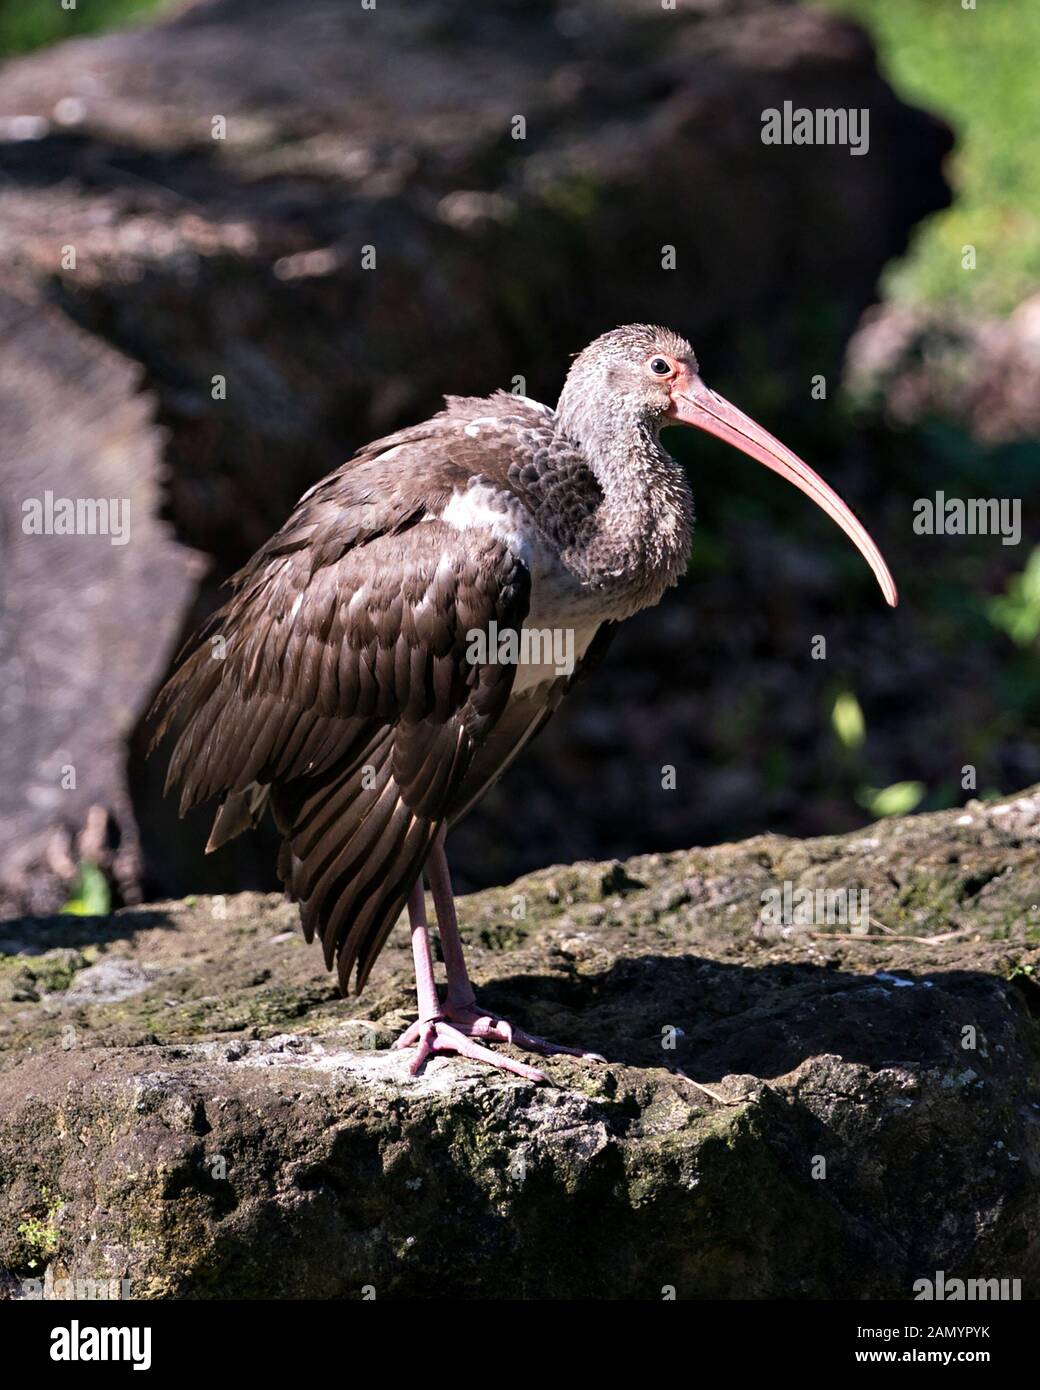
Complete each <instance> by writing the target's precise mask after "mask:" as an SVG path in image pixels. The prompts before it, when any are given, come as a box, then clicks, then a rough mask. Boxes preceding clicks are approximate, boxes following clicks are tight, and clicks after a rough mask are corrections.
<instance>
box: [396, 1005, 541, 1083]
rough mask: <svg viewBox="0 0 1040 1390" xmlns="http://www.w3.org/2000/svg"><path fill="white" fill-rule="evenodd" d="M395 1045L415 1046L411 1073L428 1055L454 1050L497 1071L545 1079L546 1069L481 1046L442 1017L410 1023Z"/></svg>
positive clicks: (527, 1077) (529, 1078)
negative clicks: (539, 1069)
mask: <svg viewBox="0 0 1040 1390" xmlns="http://www.w3.org/2000/svg"><path fill="white" fill-rule="evenodd" d="M394 1047H395V1048H404V1047H415V1049H416V1051H415V1056H414V1057H413V1058H412V1064H411V1066H410V1067H409V1068H408V1070H409V1071H410V1072H411V1074H412V1075H413V1076H415V1075H416V1074H417V1072H418V1071H419V1070H420V1068H421V1067H422V1065H423V1063H424V1062H425V1061H426V1059H427V1058H428V1057H432V1056H434V1055H435V1054H438V1053H454V1054H455V1055H456V1056H457V1057H468V1058H469V1059H470V1060H471V1061H473V1062H486V1063H487V1064H488V1066H489V1067H497V1068H498V1070H499V1071H507V1072H512V1073H513V1075H514V1076H522V1077H523V1078H524V1080H525V1081H547V1080H548V1077H547V1076H546V1075H545V1073H544V1072H540V1071H538V1069H537V1068H536V1067H529V1066H527V1064H526V1063H525V1062H514V1061H513V1059H512V1057H503V1056H501V1055H500V1054H499V1053H497V1052H492V1051H491V1049H490V1047H483V1046H482V1045H481V1044H480V1043H479V1042H477V1041H476V1039H475V1036H474V1035H472V1034H470V1033H466V1032H464V1031H462V1030H461V1029H459V1028H455V1027H453V1026H452V1025H451V1024H450V1023H449V1022H448V1021H447V1020H446V1019H444V1018H428V1019H426V1020H422V1019H420V1020H419V1021H418V1022H416V1023H413V1024H412V1026H411V1027H410V1028H408V1029H406V1030H405V1031H404V1032H403V1033H402V1034H401V1036H400V1037H399V1038H398V1039H397V1041H396V1042H395V1043H394Z"/></svg>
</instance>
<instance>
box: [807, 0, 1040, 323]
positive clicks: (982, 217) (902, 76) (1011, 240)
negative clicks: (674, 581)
mask: <svg viewBox="0 0 1040 1390" xmlns="http://www.w3.org/2000/svg"><path fill="white" fill-rule="evenodd" d="M818 3H821V4H823V5H825V6H826V7H827V8H829V9H832V10H836V11H839V12H841V13H843V14H847V15H850V16H852V17H853V18H855V19H857V20H859V22H860V23H861V24H863V25H864V27H865V28H867V29H868V30H869V31H870V33H871V35H872V36H873V39H874V42H875V44H876V45H877V48H878V54H879V58H880V62H881V68H882V71H883V72H884V73H885V75H886V76H887V78H888V80H889V81H890V82H891V83H892V85H893V86H894V87H895V89H896V91H897V92H898V93H899V94H900V96H902V97H903V98H904V99H906V100H908V101H911V102H914V103H915V104H916V105H918V106H924V107H926V108H927V109H928V110H931V111H934V112H936V113H937V114H938V115H940V116H943V117H944V118H945V119H946V120H947V121H948V122H949V123H950V125H951V126H952V127H953V129H954V131H955V133H956V136H957V148H956V150H955V152H954V154H953V156H952V158H951V160H950V163H949V167H948V171H947V172H948V177H949V178H950V181H951V183H952V185H953V189H954V204H953V206H952V207H951V208H950V209H949V210H948V211H946V212H942V213H938V214H936V216H934V217H932V218H930V219H929V220H928V221H927V222H926V223H925V224H924V226H923V227H921V228H920V229H919V230H918V232H917V234H916V236H915V238H914V241H913V244H912V246H911V248H910V253H909V255H907V256H906V257H904V258H903V259H902V260H901V261H900V262H898V263H897V264H895V265H893V266H891V267H890V268H889V270H888V272H887V274H886V277H885V282H884V286H883V288H884V291H885V294H886V296H892V297H895V298H899V299H904V300H956V301H959V302H961V303H964V304H966V305H969V306H970V307H972V308H975V309H979V310H981V311H983V312H1004V311H1007V310H1009V309H1012V308H1014V306H1015V305H1016V304H1018V303H1019V302H1020V301H1021V300H1022V299H1024V298H1025V297H1026V295H1027V294H1029V293H1031V292H1033V291H1035V290H1036V289H1037V288H1038V287H1040V72H1038V55H1040V0H975V3H976V6H977V8H975V9H973V10H972V9H964V8H963V7H962V3H961V0H818ZM969 244H970V245H972V246H974V247H975V249H976V257H977V269H976V270H974V271H971V270H964V269H962V267H961V248H962V247H963V246H965V245H969Z"/></svg>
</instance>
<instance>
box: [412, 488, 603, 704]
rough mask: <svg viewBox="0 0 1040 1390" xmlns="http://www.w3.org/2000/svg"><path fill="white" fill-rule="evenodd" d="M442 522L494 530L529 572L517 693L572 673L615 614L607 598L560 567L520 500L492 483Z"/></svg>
mask: <svg viewBox="0 0 1040 1390" xmlns="http://www.w3.org/2000/svg"><path fill="white" fill-rule="evenodd" d="M439 519H440V520H441V521H443V522H445V523H446V524H447V525H448V526H451V527H453V528H454V529H455V530H457V531H469V530H474V529H481V530H486V531H490V532H491V533H492V535H493V536H494V537H495V539H496V540H499V541H503V542H504V543H505V544H506V545H508V547H509V549H510V550H511V551H513V553H514V554H515V555H516V556H517V557H518V558H519V559H520V560H521V561H522V562H523V563H524V564H525V565H526V566H527V569H528V571H529V572H530V575H531V606H530V609H529V611H528V614H527V617H526V619H525V620H524V632H523V634H522V635H521V639H520V660H519V661H518V663H517V673H516V679H515V681H514V683H513V694H514V695H521V694H525V693H527V692H528V691H531V690H534V689H535V688H537V687H538V686H540V685H543V684H544V683H545V682H546V681H553V680H556V679H557V677H559V676H561V675H564V674H570V673H571V672H572V671H573V670H574V667H575V665H576V664H577V663H578V662H579V661H580V660H581V659H582V657H583V656H584V655H585V652H586V650H587V649H588V646H589V643H590V642H591V641H592V639H593V637H595V635H596V632H597V631H598V629H599V627H600V624H601V623H603V622H604V621H605V620H606V618H607V617H609V616H610V615H609V614H608V613H605V612H604V611H603V609H604V606H605V605H604V600H603V596H602V594H599V593H596V592H595V591H594V590H592V589H589V588H588V587H586V586H584V585H583V584H581V582H580V581H579V580H578V578H577V576H576V575H575V574H573V573H572V572H571V571H570V570H569V569H567V567H566V566H565V565H564V564H562V563H561V561H560V558H559V555H558V554H557V552H556V551H555V550H554V549H553V548H552V547H551V546H549V545H547V544H546V542H545V540H544V538H543V537H542V535H541V533H540V532H539V531H538V529H537V527H536V526H535V524H534V521H533V520H532V518H531V515H530V513H529V512H528V511H527V509H526V507H524V505H523V504H522V503H521V502H520V500H519V499H518V498H516V497H514V496H512V494H510V493H506V492H502V491H500V490H499V489H498V488H496V487H493V486H492V485H491V484H489V483H485V482H483V481H481V480H477V479H474V481H473V482H472V483H470V484H469V486H468V487H467V488H466V490H465V491H464V492H455V493H453V494H452V497H451V499H450V501H449V502H448V505H447V506H446V507H445V508H444V511H443V512H442V513H441V516H440V518H439Z"/></svg>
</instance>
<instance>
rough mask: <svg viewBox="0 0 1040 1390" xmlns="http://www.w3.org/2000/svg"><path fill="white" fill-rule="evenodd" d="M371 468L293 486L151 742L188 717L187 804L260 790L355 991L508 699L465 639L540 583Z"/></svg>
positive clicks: (490, 538)
mask: <svg viewBox="0 0 1040 1390" xmlns="http://www.w3.org/2000/svg"><path fill="white" fill-rule="evenodd" d="M383 443H384V447H385V446H386V445H390V446H392V447H396V446H395V445H394V444H393V438H391V440H387V441H384V442H383ZM383 457H385V455H384V456H383ZM360 464H361V466H360V467H355V468H354V470H353V471H352V472H351V473H350V474H349V475H348V476H347V477H345V476H344V475H343V474H342V471H341V473H340V474H333V475H331V476H330V478H329V479H326V480H324V481H323V483H321V484H318V486H317V487H316V488H315V489H312V491H311V493H309V494H307V496H306V497H305V498H304V499H301V503H300V505H299V506H298V507H297V509H296V511H295V512H294V513H293V515H292V517H290V519H289V521H288V522H287V523H286V525H285V526H284V527H283V528H282V530H281V531H280V532H279V533H278V534H277V535H276V536H274V537H273V538H272V539H271V541H269V542H268V544H267V545H266V546H264V547H263V548H262V550H261V551H259V552H258V553H257V555H256V556H255V557H254V559H253V560H252V561H251V562H250V564H249V565H248V566H247V567H246V569H245V570H243V571H242V572H241V573H240V574H239V575H238V576H236V578H235V580H234V581H233V583H234V586H235V593H234V595H233V597H232V598H231V600H230V601H229V603H228V604H227V605H225V607H224V608H223V609H222V610H221V611H220V612H219V613H218V614H216V615H215V616H214V618H213V619H212V620H211V622H210V624H209V626H208V631H207V635H206V637H205V638H204V640H203V641H202V643H201V644H200V646H199V647H198V648H196V650H195V651H194V652H193V653H192V654H191V655H190V656H189V657H188V658H187V660H186V661H185V662H184V664H183V665H182V666H181V667H180V669H179V670H178V671H177V672H176V673H175V674H174V675H173V676H172V677H171V679H170V681H169V682H168V683H167V686H166V687H165V688H164V690H163V691H162V692H161V693H160V696H159V699H158V701H157V708H158V711H159V713H160V715H161V723H160V726H159V730H158V733H157V735H156V737H157V738H159V737H161V736H162V734H163V733H164V732H165V729H166V727H167V726H168V724H169V722H170V720H171V718H172V717H174V716H176V718H177V719H178V721H179V722H181V721H182V729H181V733H180V737H179V739H178V742H177V745H176V747H175V749H174V753H173V757H172V759H171V763H170V771H169V776H168V785H169V784H170V783H173V782H177V781H179V782H180V783H181V788H182V793H181V810H182V813H183V812H184V811H185V810H187V809H188V808H189V807H192V806H195V805H197V804H198V803H200V802H202V801H205V800H207V799H208V798H210V797H212V796H216V795H221V796H223V797H225V798H226V797H228V796H229V795H230V796H235V795H237V794H242V793H246V792H247V791H249V792H251V789H252V788H254V787H255V786H257V785H259V786H260V787H261V788H262V787H266V788H267V789H268V795H269V799H270V805H271V809H272V812H273V814H274V818H275V822H276V824H277V826H278V829H279V831H280V832H281V834H282V837H283V847H282V853H281V855H280V858H279V872H280V874H281V876H282V878H283V880H284V882H285V884H286V887H287V888H288V890H289V891H290V893H291V894H292V895H293V896H294V897H295V898H297V899H298V900H299V902H300V905H301V916H302V919H303V925H304V930H305V932H306V934H307V936H308V939H309V938H311V937H312V936H313V934H314V933H315V932H316V931H317V932H318V933H320V935H321V939H322V943H323V945H324V948H325V958H326V963H327V964H328V965H329V966H331V964H332V961H333V960H334V959H338V963H339V977H340V982H341V984H342V986H343V988H344V990H345V989H346V987H347V984H348V982H349V978H350V974H351V971H352V969H353V967H354V965H355V964H356V965H357V988H358V989H360V988H361V987H362V986H363V984H364V982H365V979H366V977H367V975H368V972H369V970H370V969H371V966H372V964H373V962H374V960H375V957H376V955H377V954H378V951H379V949H380V948H381V947H382V945H383V942H384V941H385V939H386V936H387V935H388V934H389V931H390V929H391V927H392V926H393V924H394V922H395V921H396V919H397V917H398V915H399V913H400V911H401V909H402V907H403V906H404V904H405V902H406V900H407V897H408V893H409V892H410V890H411V888H412V885H413V884H414V883H415V880H416V878H417V877H418V875H419V873H420V872H421V870H422V866H423V863H424V861H425V859H426V856H427V853H428V851H429V847H430V844H431V842H432V840H433V837H434V836H435V834H436V833H437V830H438V829H439V827H440V825H441V824H442V823H443V822H444V820H445V819H446V817H447V815H448V812H449V809H450V806H451V804H452V802H453V800H454V798H455V795H456V793H457V789H458V787H459V786H460V784H461V782H462V780H463V778H464V777H465V773H466V769H467V768H468V766H469V764H470V762H471V761H472V759H473V757H474V755H475V752H476V750H477V749H479V747H480V746H481V744H482V743H483V741H484V740H485V738H486V737H487V735H488V733H489V731H490V730H491V729H492V728H493V727H494V725H495V723H496V721H497V720H498V719H499V717H500V715H501V713H502V711H503V709H504V708H505V706H506V703H507V701H508V699H509V693H510V690H511V688H512V684H513V678H514V676H515V667H513V666H511V665H507V664H494V663H487V664H483V665H480V664H475V663H474V662H473V661H471V660H470V659H469V652H468V646H469V634H472V633H473V632H475V631H483V632H486V631H487V630H488V627H489V625H490V623H491V622H492V621H495V622H497V624H498V626H499V629H500V630H502V629H509V628H516V629H518V628H519V627H520V626H521V625H522V623H523V620H524V617H525V616H526V614H527V610H528V604H529V596H530V575H529V573H528V571H527V568H526V566H525V565H524V564H523V563H522V561H521V560H520V559H519V558H518V556H517V555H516V554H515V553H514V552H513V551H512V550H510V549H509V547H508V546H507V545H506V544H504V543H503V542H501V541H499V540H496V538H495V536H494V535H493V534H492V533H491V532H490V531H488V530H484V529H482V528H474V529H471V530H468V531H466V532H465V533H459V532H458V531H456V530H454V529H453V528H451V527H450V526H448V525H446V524H445V523H443V522H441V521H439V520H437V519H435V517H430V516H427V515H426V514H425V505H424V502H418V501H416V498H415V497H414V496H412V497H411V498H409V496H408V495H407V494H406V493H405V492H404V491H403V490H402V484H401V475H400V474H398V475H397V477H396V478H395V479H392V480H391V479H390V478H388V477H386V476H381V475H380V472H379V467H378V465H379V459H378V458H375V459H372V460H370V461H369V462H368V463H366V460H365V459H364V458H362V459H361V460H360ZM370 465H371V466H370ZM369 475H371V476H369ZM337 480H338V481H337ZM348 484H349V485H348ZM450 485H451V480H450V477H449V479H448V482H447V483H445V484H444V486H445V487H447V488H449V489H450ZM429 498H430V490H429V487H427V489H426V493H425V502H426V503H428V502H429Z"/></svg>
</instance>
